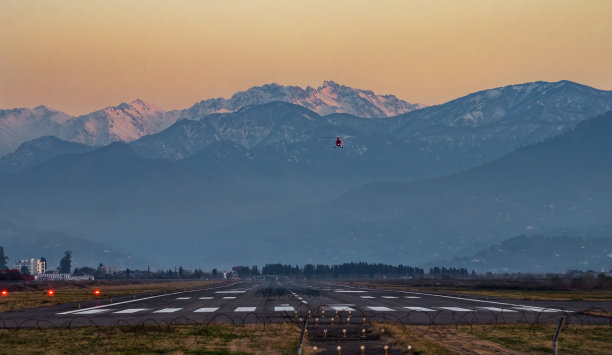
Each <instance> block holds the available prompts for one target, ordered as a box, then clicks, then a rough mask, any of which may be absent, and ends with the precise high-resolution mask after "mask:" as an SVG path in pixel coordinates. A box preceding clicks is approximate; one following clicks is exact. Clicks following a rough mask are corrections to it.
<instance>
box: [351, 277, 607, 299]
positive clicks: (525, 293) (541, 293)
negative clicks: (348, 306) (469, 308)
mask: <svg viewBox="0 0 612 355" xmlns="http://www.w3.org/2000/svg"><path fill="white" fill-rule="evenodd" d="M347 284H351V285H355V286H361V287H371V288H381V289H388V290H400V291H413V292H435V293H445V294H450V295H455V296H467V295H478V296H485V297H500V298H514V299H520V300H532V301H536V300H549V301H580V300H583V301H612V292H610V291H609V290H602V291H555V290H518V289H517V290H512V289H483V288H477V287H470V286H459V287H436V286H432V287H418V286H415V285H402V284H398V283H389V282H376V281H375V282H372V281H364V282H350V283H347Z"/></svg>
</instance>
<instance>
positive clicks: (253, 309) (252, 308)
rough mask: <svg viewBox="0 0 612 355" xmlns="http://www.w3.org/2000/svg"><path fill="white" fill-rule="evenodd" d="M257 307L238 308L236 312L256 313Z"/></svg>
mask: <svg viewBox="0 0 612 355" xmlns="http://www.w3.org/2000/svg"><path fill="white" fill-rule="evenodd" d="M256 309H257V307H238V308H236V309H235V310H234V312H255V310H256Z"/></svg>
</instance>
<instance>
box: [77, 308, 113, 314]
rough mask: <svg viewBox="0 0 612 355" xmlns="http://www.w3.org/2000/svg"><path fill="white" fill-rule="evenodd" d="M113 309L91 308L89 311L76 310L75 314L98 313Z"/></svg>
mask: <svg viewBox="0 0 612 355" xmlns="http://www.w3.org/2000/svg"><path fill="white" fill-rule="evenodd" d="M108 311H112V309H108V308H107V309H90V310H87V311H81V312H76V313H75V314H97V313H104V312H108Z"/></svg>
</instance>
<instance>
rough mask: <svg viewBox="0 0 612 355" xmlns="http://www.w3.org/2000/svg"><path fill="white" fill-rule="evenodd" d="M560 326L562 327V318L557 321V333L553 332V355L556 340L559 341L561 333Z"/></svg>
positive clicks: (555, 350) (555, 348)
mask: <svg viewBox="0 0 612 355" xmlns="http://www.w3.org/2000/svg"><path fill="white" fill-rule="evenodd" d="M562 325H563V317H561V319H559V325H557V331H556V332H555V337H554V338H553V355H557V339H559V332H560V331H561V326H562Z"/></svg>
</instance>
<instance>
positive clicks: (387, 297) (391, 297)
mask: <svg viewBox="0 0 612 355" xmlns="http://www.w3.org/2000/svg"><path fill="white" fill-rule="evenodd" d="M382 298H397V297H395V296H382Z"/></svg>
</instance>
